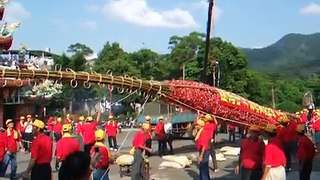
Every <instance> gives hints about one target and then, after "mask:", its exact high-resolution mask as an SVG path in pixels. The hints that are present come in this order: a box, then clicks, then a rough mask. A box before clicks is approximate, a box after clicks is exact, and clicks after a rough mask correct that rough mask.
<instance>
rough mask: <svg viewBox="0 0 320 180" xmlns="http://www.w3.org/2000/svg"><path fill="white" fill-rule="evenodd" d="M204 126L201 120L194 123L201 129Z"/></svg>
mask: <svg viewBox="0 0 320 180" xmlns="http://www.w3.org/2000/svg"><path fill="white" fill-rule="evenodd" d="M204 124H205V121H204V120H203V119H198V120H197V121H196V125H198V126H201V127H203V126H204Z"/></svg>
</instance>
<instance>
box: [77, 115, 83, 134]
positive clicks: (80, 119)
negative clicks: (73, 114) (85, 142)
mask: <svg viewBox="0 0 320 180" xmlns="http://www.w3.org/2000/svg"><path fill="white" fill-rule="evenodd" d="M84 120H85V118H84V116H80V117H79V119H78V122H77V123H76V133H77V135H80V134H81V126H82V125H83V124H84Z"/></svg>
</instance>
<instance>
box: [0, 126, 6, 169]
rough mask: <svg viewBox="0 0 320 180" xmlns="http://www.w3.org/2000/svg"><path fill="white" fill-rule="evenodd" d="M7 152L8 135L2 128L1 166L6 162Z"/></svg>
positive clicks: (0, 145) (0, 144)
mask: <svg viewBox="0 0 320 180" xmlns="http://www.w3.org/2000/svg"><path fill="white" fill-rule="evenodd" d="M6 150H7V133H6V130H5V129H3V128H2V127H0V166H1V165H2V162H3V160H4V156H5V154H6Z"/></svg>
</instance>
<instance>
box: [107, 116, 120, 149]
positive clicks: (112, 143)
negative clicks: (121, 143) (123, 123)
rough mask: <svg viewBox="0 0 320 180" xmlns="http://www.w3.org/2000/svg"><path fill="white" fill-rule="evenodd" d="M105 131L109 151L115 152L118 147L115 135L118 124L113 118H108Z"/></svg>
mask: <svg viewBox="0 0 320 180" xmlns="http://www.w3.org/2000/svg"><path fill="white" fill-rule="evenodd" d="M104 129H105V131H106V132H107V134H108V143H109V148H110V150H114V151H117V150H118V145H117V134H118V130H119V126H118V123H117V122H115V120H114V118H113V116H111V115H110V116H109V117H108V122H107V123H106V124H105V126H104Z"/></svg>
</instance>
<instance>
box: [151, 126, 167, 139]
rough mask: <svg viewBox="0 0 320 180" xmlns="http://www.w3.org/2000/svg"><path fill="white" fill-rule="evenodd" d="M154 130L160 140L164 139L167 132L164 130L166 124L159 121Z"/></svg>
mask: <svg viewBox="0 0 320 180" xmlns="http://www.w3.org/2000/svg"><path fill="white" fill-rule="evenodd" d="M154 132H155V134H156V137H157V139H158V140H163V139H164V138H165V136H166V133H165V132H164V124H163V123H158V124H157V125H156V127H155V129H154Z"/></svg>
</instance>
